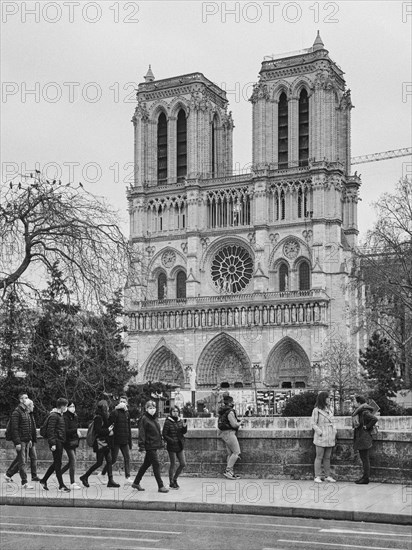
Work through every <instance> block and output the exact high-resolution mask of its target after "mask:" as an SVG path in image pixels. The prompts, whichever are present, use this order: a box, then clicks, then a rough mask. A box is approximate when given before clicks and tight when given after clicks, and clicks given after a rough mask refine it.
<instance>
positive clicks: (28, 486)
mask: <svg viewBox="0 0 412 550" xmlns="http://www.w3.org/2000/svg"><path fill="white" fill-rule="evenodd" d="M21 488H22V489H27V490H30V489H34V485H29V484H28V483H25V484H24V485H22V486H21Z"/></svg>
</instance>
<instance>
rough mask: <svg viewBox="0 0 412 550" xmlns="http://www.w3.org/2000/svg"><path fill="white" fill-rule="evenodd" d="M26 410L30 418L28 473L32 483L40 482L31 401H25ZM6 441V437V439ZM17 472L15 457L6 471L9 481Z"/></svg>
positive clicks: (35, 428)
mask: <svg viewBox="0 0 412 550" xmlns="http://www.w3.org/2000/svg"><path fill="white" fill-rule="evenodd" d="M26 408H27V410H28V412H29V417H30V429H31V447H29V451H28V456H29V458H30V472H31V480H32V481H40V478H39V477H38V476H37V450H36V443H37V426H36V420H35V418H34V414H33V411H34V403H33V401H32V400H31V399H27V400H26ZM6 439H7V437H6ZM18 471H19V463H18V459H17V457H16V458H15V459H14V460H13V462H12V463H11V464H10V466H9V469H8V470H7V477H8V478H9V480H10V481H11V478H12V477H13V476H14V474H16V473H17V472H18Z"/></svg>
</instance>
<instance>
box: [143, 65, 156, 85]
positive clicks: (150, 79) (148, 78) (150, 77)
mask: <svg viewBox="0 0 412 550" xmlns="http://www.w3.org/2000/svg"><path fill="white" fill-rule="evenodd" d="M144 79H145V81H146V82H153V80H154V79H155V76H154V74H153V72H152V66H151V65H149V69H148V71H147V73H146V76H145V77H144Z"/></svg>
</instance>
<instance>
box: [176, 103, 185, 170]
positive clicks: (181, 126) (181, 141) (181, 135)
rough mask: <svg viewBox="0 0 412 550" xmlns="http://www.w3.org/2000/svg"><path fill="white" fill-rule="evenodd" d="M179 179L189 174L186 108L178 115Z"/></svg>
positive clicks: (177, 163) (177, 161)
mask: <svg viewBox="0 0 412 550" xmlns="http://www.w3.org/2000/svg"><path fill="white" fill-rule="evenodd" d="M176 141H177V157H176V170H177V181H183V179H184V178H185V177H186V176H187V121H186V113H185V111H184V109H180V111H179V114H178V115H177V136H176Z"/></svg>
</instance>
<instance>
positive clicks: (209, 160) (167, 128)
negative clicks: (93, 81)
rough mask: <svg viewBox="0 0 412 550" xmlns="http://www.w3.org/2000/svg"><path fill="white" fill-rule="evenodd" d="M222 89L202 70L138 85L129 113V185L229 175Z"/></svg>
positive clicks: (228, 125) (149, 77)
mask: <svg viewBox="0 0 412 550" xmlns="http://www.w3.org/2000/svg"><path fill="white" fill-rule="evenodd" d="M227 105H228V101H227V99H226V92H225V91H223V90H222V89H221V88H219V87H218V86H216V85H215V84H213V83H212V82H211V81H210V80H208V79H207V78H205V76H203V74H202V73H190V74H186V75H182V76H176V77H172V78H166V79H163V80H156V79H155V77H154V74H153V72H152V69H151V67H150V66H149V70H148V72H147V74H146V76H145V82H143V83H141V84H139V87H138V91H137V107H136V110H135V113H134V116H133V119H132V121H133V124H134V135H135V143H134V150H135V185H136V186H159V185H170V184H175V183H179V182H182V181H184V180H185V179H186V178H188V179H189V178H198V177H202V178H207V177H209V178H210V177H212V178H213V177H218V176H222V175H225V176H226V175H231V173H232V162H233V161H232V154H233V153H232V132H233V121H232V116H231V113H228V112H227Z"/></svg>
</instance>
